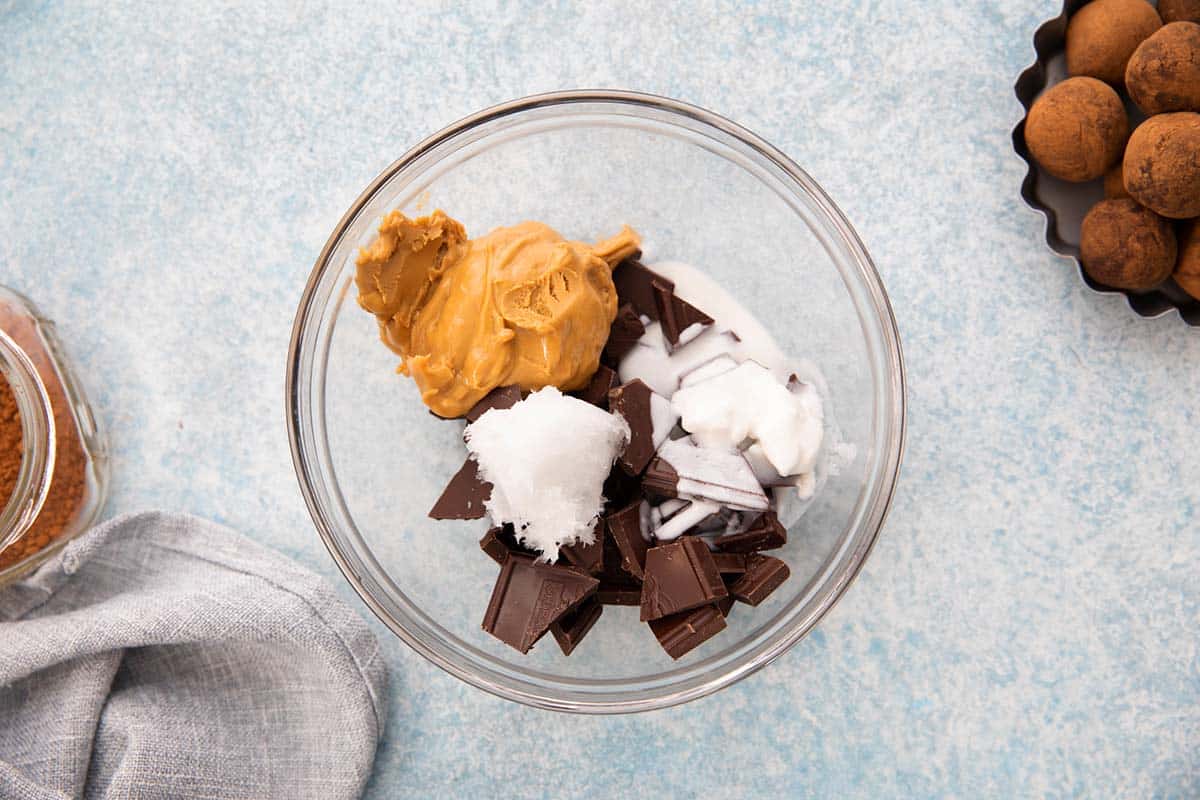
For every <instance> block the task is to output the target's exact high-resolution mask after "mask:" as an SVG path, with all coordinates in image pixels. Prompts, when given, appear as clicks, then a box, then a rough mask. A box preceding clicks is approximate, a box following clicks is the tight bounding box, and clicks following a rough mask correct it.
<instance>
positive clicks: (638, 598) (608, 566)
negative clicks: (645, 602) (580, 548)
mask: <svg viewBox="0 0 1200 800" xmlns="http://www.w3.org/2000/svg"><path fill="white" fill-rule="evenodd" d="M607 528H608V526H607V525H606V526H605V531H606V532H605V534H604V569H603V571H602V572H601V573H600V588H599V589H598V590H597V591H596V599H597V600H599V601H600V602H601V603H603V604H604V605H606V606H640V605H641V604H642V582H641V581H640V580H638V579H637V578H635V577H633V576H632V575H630V574H629V573H628V572H626V571H625V570H624V569H623V568H622V566H621V564H622V561H623V559H622V557H621V550H620V548H618V547H617V543H616V542H614V541H613V538H612V536H611V535H610V534H609V533H608V532H607Z"/></svg>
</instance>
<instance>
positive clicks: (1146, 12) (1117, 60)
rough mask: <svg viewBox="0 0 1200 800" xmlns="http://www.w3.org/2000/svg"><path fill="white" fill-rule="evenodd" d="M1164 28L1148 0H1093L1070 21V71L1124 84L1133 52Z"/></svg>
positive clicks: (1068, 28) (1068, 71)
mask: <svg viewBox="0 0 1200 800" xmlns="http://www.w3.org/2000/svg"><path fill="white" fill-rule="evenodd" d="M1161 27H1162V20H1161V19H1160V18H1159V16H1158V12H1157V11H1155V10H1154V6H1152V5H1150V4H1149V3H1147V2H1146V0H1092V2H1090V3H1088V4H1087V5H1086V6H1084V7H1083V8H1081V9H1079V10H1078V11H1076V12H1075V13H1074V14H1073V15H1072V16H1071V19H1070V21H1069V22H1067V73H1068V74H1069V75H1087V76H1090V77H1092V78H1099V79H1100V80H1102V81H1105V82H1107V83H1111V84H1112V85H1113V86H1120V85H1121V83H1122V81H1124V80H1125V64H1126V62H1127V61H1129V57H1130V56H1131V55H1133V51H1134V50H1136V49H1137V46H1138V45H1139V44H1141V43H1142V42H1143V41H1144V40H1145V38H1146V37H1147V36H1149V35H1150V34H1152V33H1154V32H1155V31H1156V30H1158V29H1159V28H1161Z"/></svg>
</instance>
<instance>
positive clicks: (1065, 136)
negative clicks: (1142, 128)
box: [1025, 78, 1129, 183]
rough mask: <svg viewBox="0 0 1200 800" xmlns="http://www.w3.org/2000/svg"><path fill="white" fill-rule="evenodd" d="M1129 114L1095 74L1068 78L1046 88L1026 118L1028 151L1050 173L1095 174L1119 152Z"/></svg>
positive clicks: (1083, 177) (1081, 177)
mask: <svg viewBox="0 0 1200 800" xmlns="http://www.w3.org/2000/svg"><path fill="white" fill-rule="evenodd" d="M1128 134H1129V119H1128V117H1127V116H1126V115H1125V106H1124V105H1122V103H1121V98H1120V97H1118V96H1117V93H1116V92H1115V91H1113V89H1112V87H1111V86H1108V85H1106V84H1104V83H1101V82H1100V81H1098V80H1096V79H1095V78H1068V79H1067V80H1065V81H1063V82H1062V83H1060V84H1057V85H1055V86H1052V87H1051V88H1049V89H1047V90H1046V91H1045V92H1044V93H1043V94H1042V96H1041V97H1039V98H1038V99H1037V102H1035V103H1034V104H1033V108H1031V109H1029V116H1028V117H1026V118H1025V142H1026V144H1028V145H1029V152H1030V153H1031V154H1032V155H1033V157H1034V158H1035V159H1036V160H1037V162H1038V163H1039V164H1041V165H1042V168H1043V169H1045V170H1046V171H1047V172H1049V173H1050V174H1051V175H1053V176H1055V177H1057V178H1062V179H1063V180H1067V181H1074V182H1077V183H1078V182H1082V181H1090V180H1093V179H1095V178H1099V177H1100V176H1101V175H1103V174H1104V173H1105V171H1106V170H1108V168H1109V167H1110V166H1112V165H1113V164H1114V163H1116V161H1117V160H1118V159H1119V158H1120V157H1121V148H1122V147H1123V146H1124V145H1125V137H1126V136H1127V135H1128Z"/></svg>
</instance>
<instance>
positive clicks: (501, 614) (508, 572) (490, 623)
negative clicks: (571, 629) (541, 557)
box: [483, 554, 600, 653]
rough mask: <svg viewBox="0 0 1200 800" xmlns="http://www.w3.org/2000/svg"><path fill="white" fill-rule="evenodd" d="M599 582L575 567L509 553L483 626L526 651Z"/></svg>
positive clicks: (494, 634) (507, 642)
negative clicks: (547, 562)
mask: <svg viewBox="0 0 1200 800" xmlns="http://www.w3.org/2000/svg"><path fill="white" fill-rule="evenodd" d="M599 585H600V582H599V581H598V580H596V579H595V578H593V577H591V576H590V575H585V574H584V573H582V572H580V571H579V570H577V569H573V568H571V567H560V566H556V565H553V564H543V563H540V562H537V561H534V560H533V559H532V558H529V557H527V556H520V555H515V554H514V555H510V556H509V557H508V559H506V560H505V562H504V564H503V565H501V567H500V575H499V577H497V578H496V587H495V588H494V589H493V590H492V599H491V601H490V602H489V603H488V608H487V613H486V614H485V615H484V617H483V629H484V630H485V631H487V632H488V633H490V634H492V635H493V636H495V637H496V638H497V639H499V640H500V641H502V642H504V643H505V644H508V645H511V646H513V647H515V648H516V649H518V650H520V651H521V652H522V653H528V652H529V648H531V647H533V645H534V643H535V642H537V640H538V639H540V638H541V637H542V635H543V634H545V633H546V631H547V630H549V628H550V625H551V624H552V623H554V622H555V621H557V620H558V619H560V618H561V617H562V616H563V615H564V614H566V613H567V612H569V611H571V610H573V609H574V608H575V607H577V606H578V605H579V604H580V603H582V602H583V601H584V600H586V599H587V598H588V597H590V596H591V595H593V594H594V593H595V592H596V588H597V587H598V586H599Z"/></svg>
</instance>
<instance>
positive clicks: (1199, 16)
mask: <svg viewBox="0 0 1200 800" xmlns="http://www.w3.org/2000/svg"><path fill="white" fill-rule="evenodd" d="M1158 15H1159V16H1160V17H1162V21H1163V22H1200V0H1158Z"/></svg>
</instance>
